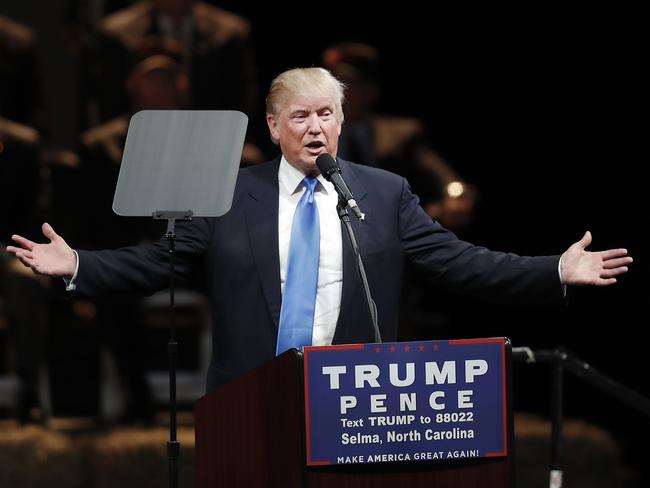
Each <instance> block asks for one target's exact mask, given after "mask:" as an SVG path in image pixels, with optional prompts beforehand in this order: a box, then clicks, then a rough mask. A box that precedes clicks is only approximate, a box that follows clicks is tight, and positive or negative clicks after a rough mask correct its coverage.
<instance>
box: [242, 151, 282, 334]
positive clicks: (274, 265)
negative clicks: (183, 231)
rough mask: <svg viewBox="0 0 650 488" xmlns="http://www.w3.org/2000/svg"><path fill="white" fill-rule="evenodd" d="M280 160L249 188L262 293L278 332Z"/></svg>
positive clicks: (249, 226) (251, 233)
mask: <svg viewBox="0 0 650 488" xmlns="http://www.w3.org/2000/svg"><path fill="white" fill-rule="evenodd" d="M279 164H280V160H279V159H277V160H275V161H274V162H273V163H272V164H268V165H265V166H264V167H263V168H262V167H260V171H259V172H258V173H257V174H256V179H255V181H254V182H253V184H252V185H251V186H250V188H249V192H248V197H247V198H248V199H247V201H246V227H247V229H248V235H249V238H250V243H251V248H252V250H253V256H254V259H255V264H256V266H257V270H258V273H259V278H260V281H261V283H262V289H263V291H264V296H265V298H266V302H267V304H268V306H269V311H270V313H271V317H272V319H273V323H274V324H275V326H276V328H277V327H278V322H279V320H280V306H281V305H282V293H281V290H280V256H279V250H278V168H279Z"/></svg>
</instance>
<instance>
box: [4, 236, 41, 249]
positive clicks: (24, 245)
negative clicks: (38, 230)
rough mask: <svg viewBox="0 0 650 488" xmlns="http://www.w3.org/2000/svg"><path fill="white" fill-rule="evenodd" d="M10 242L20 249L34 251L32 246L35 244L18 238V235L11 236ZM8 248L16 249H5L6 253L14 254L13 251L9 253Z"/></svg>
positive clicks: (20, 237) (21, 237)
mask: <svg viewBox="0 0 650 488" xmlns="http://www.w3.org/2000/svg"><path fill="white" fill-rule="evenodd" d="M11 240H12V241H14V242H15V243H16V244H18V245H19V246H20V247H21V248H23V249H27V250H28V251H31V250H32V249H34V246H35V245H36V243H35V242H32V241H30V240H29V239H25V238H24V237H23V236H19V235H18V234H14V235H12V236H11ZM10 248H13V249H16V248H15V247H13V246H9V247H7V251H9V252H14V251H11V250H10Z"/></svg>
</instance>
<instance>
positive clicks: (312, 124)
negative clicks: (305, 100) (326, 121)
mask: <svg viewBox="0 0 650 488" xmlns="http://www.w3.org/2000/svg"><path fill="white" fill-rule="evenodd" d="M307 123H308V124H309V132H310V133H312V134H319V133H320V132H322V130H323V129H322V128H321V125H320V117H319V116H318V114H316V113H313V114H311V115H310V116H309V117H308V118H307Z"/></svg>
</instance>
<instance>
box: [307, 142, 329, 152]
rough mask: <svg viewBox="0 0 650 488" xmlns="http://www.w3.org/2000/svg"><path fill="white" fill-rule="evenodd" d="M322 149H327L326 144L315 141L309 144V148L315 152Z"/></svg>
mask: <svg viewBox="0 0 650 488" xmlns="http://www.w3.org/2000/svg"><path fill="white" fill-rule="evenodd" d="M321 147H325V144H323V143H322V142H321V141H313V142H310V143H309V144H307V148H309V149H313V150H318V149H320V148H321Z"/></svg>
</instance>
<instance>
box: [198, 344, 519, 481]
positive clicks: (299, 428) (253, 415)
mask: <svg viewBox="0 0 650 488" xmlns="http://www.w3.org/2000/svg"><path fill="white" fill-rule="evenodd" d="M508 363H509V361H508ZM508 376H509V368H508ZM303 390H304V380H303V370H302V354H301V353H299V352H298V351H296V350H290V351H287V352H286V353H284V354H282V355H281V356H278V357H277V358H275V359H274V360H273V361H271V362H269V363H267V364H265V365H263V366H261V367H260V368H258V369H256V370H253V371H251V372H249V373H247V374H245V375H243V376H241V377H240V378H238V379H237V380H235V381H233V382H231V383H228V384H226V385H224V386H223V387H221V388H220V389H219V390H217V391H215V392H214V393H211V394H209V395H206V396H204V397H203V398H201V399H200V400H199V401H198V402H197V404H196V409H195V431H196V458H197V479H198V486H199V488H216V487H219V488H221V487H260V488H261V487H264V488H270V487H278V488H279V487H282V488H294V487H295V488H299V487H300V488H316V487H319V488H320V487H335V488H347V487H349V488H363V487H369V488H370V487H373V488H376V487H414V488H415V487H427V488H431V487H436V488H451V487H455V488H458V487H462V488H474V487H475V488H497V487H498V488H504V487H512V486H513V483H512V480H513V476H512V449H510V456H509V457H493V458H475V459H465V460H450V461H427V462H424V461H422V462H416V461H408V462H395V463H376V464H356V465H355V464H346V465H329V466H316V467H314V466H307V465H306V457H305V407H304V392H303ZM507 417H508V421H507V430H508V437H509V442H508V445H509V446H512V445H513V444H512V432H513V424H512V412H511V406H510V402H509V401H508V416H507Z"/></svg>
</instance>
